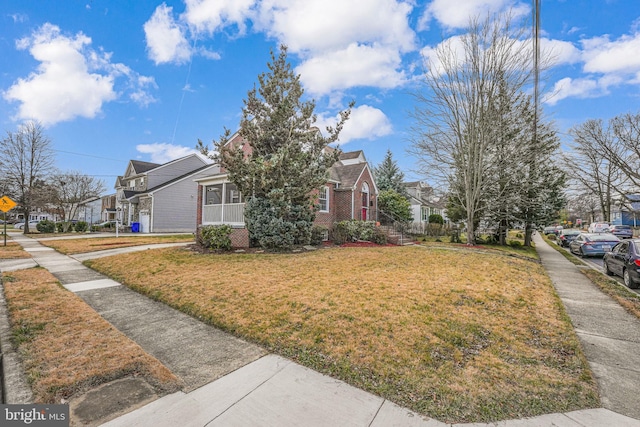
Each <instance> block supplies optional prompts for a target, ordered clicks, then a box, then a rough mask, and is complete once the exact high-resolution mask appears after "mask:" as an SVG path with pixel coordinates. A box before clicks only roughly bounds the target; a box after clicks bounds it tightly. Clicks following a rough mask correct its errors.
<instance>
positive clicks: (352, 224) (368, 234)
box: [333, 219, 387, 245]
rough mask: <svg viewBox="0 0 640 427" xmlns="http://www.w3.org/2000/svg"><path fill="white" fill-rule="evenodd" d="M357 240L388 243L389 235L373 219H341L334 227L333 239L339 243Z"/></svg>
mask: <svg viewBox="0 0 640 427" xmlns="http://www.w3.org/2000/svg"><path fill="white" fill-rule="evenodd" d="M356 240H366V241H368V242H374V243H378V244H385V243H387V235H386V234H384V232H383V231H382V230H381V229H380V228H378V227H376V224H375V222H373V221H358V220H355V219H352V220H349V221H340V222H338V223H336V224H335V226H334V228H333V241H334V243H335V244H337V245H341V244H343V243H346V242H353V241H356Z"/></svg>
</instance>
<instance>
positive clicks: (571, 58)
mask: <svg viewBox="0 0 640 427" xmlns="http://www.w3.org/2000/svg"><path fill="white" fill-rule="evenodd" d="M529 42H530V41H529ZM540 49H541V50H542V56H543V57H544V56H548V57H549V58H550V60H551V62H552V63H553V65H556V66H557V65H563V64H575V63H578V62H580V60H581V55H582V54H581V52H580V49H578V48H577V47H576V46H575V45H574V44H573V43H571V42H566V41H562V40H550V39H547V38H543V39H540Z"/></svg>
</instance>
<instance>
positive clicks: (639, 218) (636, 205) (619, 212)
mask: <svg viewBox="0 0 640 427" xmlns="http://www.w3.org/2000/svg"><path fill="white" fill-rule="evenodd" d="M627 200H628V202H627V204H626V206H623V205H620V204H615V205H612V206H611V224H612V225H630V226H632V227H640V194H629V195H627Z"/></svg>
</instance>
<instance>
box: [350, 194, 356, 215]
mask: <svg viewBox="0 0 640 427" xmlns="http://www.w3.org/2000/svg"><path fill="white" fill-rule="evenodd" d="M355 217H356V190H355V188H352V189H351V219H356V218H355Z"/></svg>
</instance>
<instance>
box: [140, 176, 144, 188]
mask: <svg viewBox="0 0 640 427" xmlns="http://www.w3.org/2000/svg"><path fill="white" fill-rule="evenodd" d="M142 186H144V178H140V187H142Z"/></svg>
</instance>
